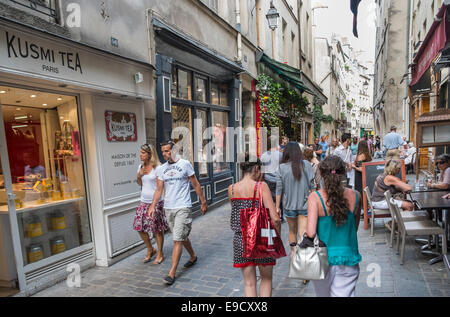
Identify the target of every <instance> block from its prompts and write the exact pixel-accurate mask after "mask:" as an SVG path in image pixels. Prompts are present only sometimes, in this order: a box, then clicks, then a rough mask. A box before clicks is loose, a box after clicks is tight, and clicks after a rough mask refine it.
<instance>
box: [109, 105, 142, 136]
mask: <svg viewBox="0 0 450 317" xmlns="http://www.w3.org/2000/svg"><path fill="white" fill-rule="evenodd" d="M105 121H106V137H107V139H108V142H136V141H137V125H136V114H134V113H125V112H114V111H105Z"/></svg>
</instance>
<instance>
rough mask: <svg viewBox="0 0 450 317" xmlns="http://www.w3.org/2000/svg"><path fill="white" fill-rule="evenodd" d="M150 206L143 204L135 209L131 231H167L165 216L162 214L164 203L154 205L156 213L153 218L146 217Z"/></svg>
mask: <svg viewBox="0 0 450 317" xmlns="http://www.w3.org/2000/svg"><path fill="white" fill-rule="evenodd" d="M150 206H151V204H146V203H143V202H140V203H139V206H138V207H137V209H136V216H135V217H134V224H133V230H136V231H139V232H146V233H150V232H153V233H159V232H165V231H167V230H169V225H168V224H167V220H166V214H165V213H164V201H160V202H159V203H158V204H157V205H156V211H155V214H154V215H153V218H150V216H149V215H148V209H149V208H150Z"/></svg>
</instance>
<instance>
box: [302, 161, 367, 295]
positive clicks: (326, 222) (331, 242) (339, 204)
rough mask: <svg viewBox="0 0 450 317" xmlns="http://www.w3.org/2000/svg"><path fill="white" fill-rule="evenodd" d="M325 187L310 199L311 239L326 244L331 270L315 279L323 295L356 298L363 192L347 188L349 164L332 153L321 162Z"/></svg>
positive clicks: (309, 227) (308, 233) (319, 292)
mask: <svg viewBox="0 0 450 317" xmlns="http://www.w3.org/2000/svg"><path fill="white" fill-rule="evenodd" d="M319 170H320V174H321V175H322V178H323V185H324V186H323V188H322V189H320V190H319V191H317V192H315V193H312V194H311V195H310V196H309V199H308V224H307V230H306V233H307V236H308V238H315V236H316V235H318V237H319V239H320V240H321V241H323V243H324V244H325V245H326V248H327V253H328V263H329V269H328V273H327V275H326V277H325V279H324V280H318V281H313V283H314V288H315V290H316V294H317V296H319V297H354V296H355V287H356V282H357V281H358V277H359V262H361V255H360V254H359V251H358V238H357V230H358V226H359V221H360V217H361V207H360V206H361V195H360V194H359V193H358V192H357V191H354V190H352V189H349V188H345V186H343V184H342V180H343V179H345V178H346V165H345V163H344V161H342V159H341V158H339V157H337V156H329V157H327V158H326V159H325V160H324V161H322V162H321V163H320V164H319Z"/></svg>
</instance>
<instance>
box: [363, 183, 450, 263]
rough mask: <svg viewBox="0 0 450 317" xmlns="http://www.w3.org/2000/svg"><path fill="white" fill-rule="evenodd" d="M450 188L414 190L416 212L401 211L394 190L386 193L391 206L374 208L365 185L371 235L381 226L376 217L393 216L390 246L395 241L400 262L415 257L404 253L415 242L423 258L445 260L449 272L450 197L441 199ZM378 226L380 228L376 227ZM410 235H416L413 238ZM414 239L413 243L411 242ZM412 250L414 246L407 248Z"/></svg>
mask: <svg viewBox="0 0 450 317" xmlns="http://www.w3.org/2000/svg"><path fill="white" fill-rule="evenodd" d="M445 194H448V191H437V190H428V189H426V188H420V191H413V192H411V193H409V194H408V199H410V200H411V201H412V202H413V203H414V205H415V210H413V211H402V209H401V208H399V206H398V205H397V204H396V203H395V201H394V199H393V197H392V195H391V193H390V192H389V191H386V192H385V194H384V195H385V197H386V201H387V202H388V207H389V209H387V210H384V209H376V208H373V204H372V200H371V192H370V189H369V188H368V187H365V188H364V195H365V198H366V199H367V204H368V208H369V211H368V213H369V214H370V230H371V231H370V232H371V234H370V237H371V238H372V237H374V228H375V226H379V224H380V223H379V222H376V221H375V218H390V226H386V227H389V228H390V229H388V228H386V230H390V234H389V236H390V238H389V240H390V241H389V247H390V248H393V247H394V240H395V242H396V246H395V250H396V254H397V255H400V264H401V265H403V264H404V263H405V262H408V260H411V259H412V255H410V254H405V246H406V244H407V243H409V244H412V243H414V244H415V246H416V247H417V249H419V250H420V253H421V254H422V255H423V257H424V258H427V257H429V256H432V258H431V259H429V260H428V264H429V265H433V264H435V263H438V262H442V261H444V264H445V266H446V268H447V270H448V271H449V272H450V265H449V260H448V255H447V247H448V243H449V240H448V239H449V230H448V229H449V228H448V227H449V223H448V210H450V200H449V199H444V198H442V197H443V196H444V195H445ZM376 229H377V231H379V230H378V229H381V228H376ZM407 237H416V238H418V239H415V240H411V239H407ZM412 241H414V242H412ZM407 249H409V250H411V246H410V247H409V248H407Z"/></svg>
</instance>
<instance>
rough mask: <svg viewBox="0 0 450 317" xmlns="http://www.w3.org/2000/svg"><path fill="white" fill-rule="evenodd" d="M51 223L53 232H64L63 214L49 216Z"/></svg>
mask: <svg viewBox="0 0 450 317" xmlns="http://www.w3.org/2000/svg"><path fill="white" fill-rule="evenodd" d="M51 223H52V229H53V230H64V229H66V217H65V216H64V214H62V213H60V212H58V213H54V214H53V215H52V216H51Z"/></svg>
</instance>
